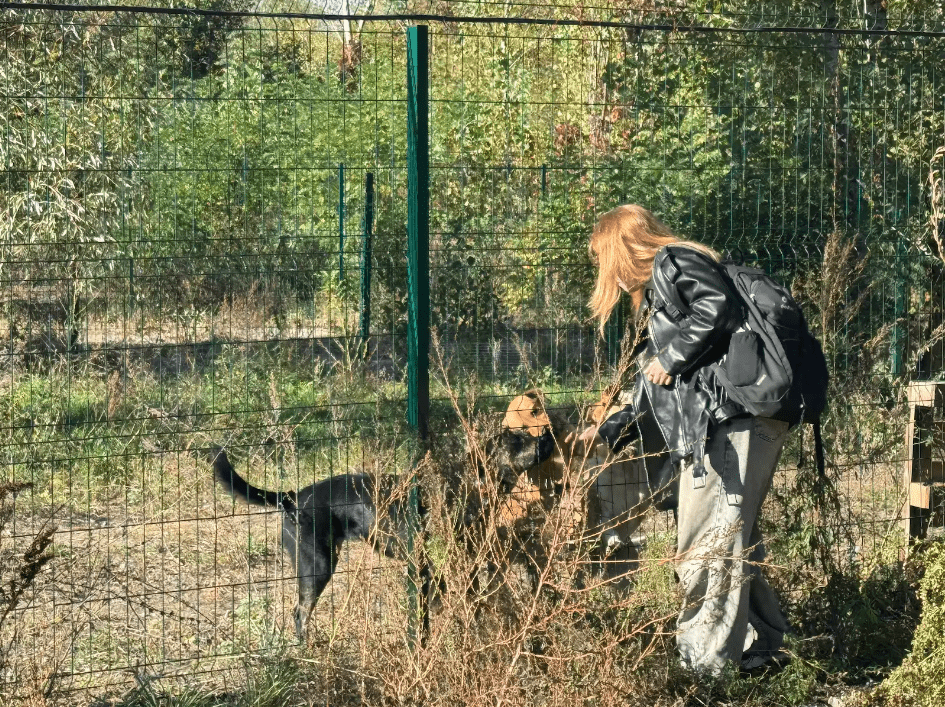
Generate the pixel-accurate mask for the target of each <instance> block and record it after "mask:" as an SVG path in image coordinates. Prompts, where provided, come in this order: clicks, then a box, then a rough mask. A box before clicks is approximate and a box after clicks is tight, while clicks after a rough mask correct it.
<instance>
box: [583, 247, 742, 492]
mask: <svg viewBox="0 0 945 707" xmlns="http://www.w3.org/2000/svg"><path fill="white" fill-rule="evenodd" d="M744 321H745V312H744V310H743V305H742V303H741V300H740V298H739V297H738V295H737V294H736V293H735V292H734V291H733V290H732V286H731V285H730V284H729V282H728V281H727V279H726V278H725V277H724V276H723V275H722V271H721V269H720V268H719V266H718V264H717V263H716V262H715V261H714V260H712V259H711V258H710V257H709V256H707V255H705V254H704V253H702V252H701V251H699V250H696V249H694V248H691V247H688V246H683V245H669V246H666V247H665V248H663V249H661V250H660V251H659V253H657V255H656V259H655V260H654V261H653V277H652V279H651V281H650V282H649V283H648V284H647V287H646V291H645V295H644V299H643V303H642V305H641V306H640V309H639V311H638V312H637V324H638V326H642V325H643V324H644V323H645V324H646V335H645V337H644V339H643V341H641V342H640V343H639V344H638V349H637V351H636V352H634V353H635V358H636V365H637V372H636V377H635V381H634V386H633V396H632V406H628V407H627V408H626V409H625V411H624V415H625V418H630V417H632V418H633V419H634V420H635V421H636V423H637V424H636V426H635V427H636V429H635V430H626V431H625V433H624V434H623V435H622V436H621V438H622V439H626V438H629V437H636V436H639V437H640V439H641V441H642V444H643V451H644V453H645V455H646V456H645V462H646V466H647V472H648V476H649V478H650V487H651V490H653V491H657V490H658V489H660V488H664V487H668V486H670V485H671V479H673V478H674V477H675V473H676V472H675V467H676V465H677V464H678V463H679V462H681V461H682V460H684V459H686V458H687V457H692V459H693V476H694V477H695V483H696V484H697V485H701V484H704V483H705V481H704V477H705V466H704V464H703V456H704V450H705V443H706V439H707V437H708V436H709V434H711V428H712V426H713V425H715V424H718V423H720V422H723V421H724V420H727V419H729V418H731V417H734V416H736V415H740V414H745V411H744V410H743V409H742V408H741V407H740V406H739V405H737V404H736V403H735V402H733V401H732V400H730V399H729V397H728V395H727V394H726V392H725V390H724V389H723V388H722V386H721V385H720V384H719V383H718V381H717V380H716V379H715V376H714V375H713V374H712V369H711V368H710V367H709V366H708V364H710V363H713V362H715V361H718V360H719V358H720V357H721V356H722V355H723V354H724V353H725V351H726V348H727V346H728V340H729V337H730V335H731V333H732V332H734V331H735V330H736V329H737V328H738V327H739V326H741V325H742V323H743V322H744ZM654 356H655V357H656V358H657V359H658V360H659V362H660V363H661V364H662V366H663V368H664V369H665V370H666V372H667V373H669V374H670V375H671V376H673V383H672V384H671V385H668V386H661V385H656V384H654V383H651V382H650V381H649V380H647V378H646V377H645V376H644V375H643V370H644V368H645V367H646V365H647V364H649V362H650V361H651V360H652V358H653V357H654ZM619 414H620V413H618V415H619ZM610 427H611V428H612V429H613V428H615V426H614V425H611V426H610ZM621 427H624V426H621ZM606 428H607V423H605V424H604V425H603V426H602V429H601V435H602V436H604V437H605V439H607V441H608V442H611V446H612V447H613V448H614V449H615V450H617V449H618V448H619V445H618V446H615V444H613V442H614V440H613V439H609V438H608V434H612V433H609V432H607V430H606ZM657 430H658V432H659V434H657ZM626 433H629V434H626ZM663 505H664V506H665V507H670V506H671V505H672V503H671V502H668V503H667V502H664V504H663Z"/></svg>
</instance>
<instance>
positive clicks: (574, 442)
mask: <svg viewBox="0 0 945 707" xmlns="http://www.w3.org/2000/svg"><path fill="white" fill-rule="evenodd" d="M564 443H565V445H566V446H570V447H571V454H572V455H575V456H580V457H588V456H590V455H591V453H592V452H593V451H594V449H595V447H597V445H598V444H603V443H604V440H602V439H601V438H600V436H599V435H598V434H597V425H591V426H590V427H587V428H586V429H584V430H576V431H574V432H572V433H571V434H570V435H568V437H567V438H566V439H565V440H564Z"/></svg>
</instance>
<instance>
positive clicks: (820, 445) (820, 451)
mask: <svg viewBox="0 0 945 707" xmlns="http://www.w3.org/2000/svg"><path fill="white" fill-rule="evenodd" d="M813 424H814V455H815V456H816V458H817V473H818V474H819V475H820V476H821V477H824V476H826V475H827V469H826V463H825V461H824V440H823V439H822V438H821V436H820V418H819V417H818V418H817V419H816V420H815V421H814V423H813Z"/></svg>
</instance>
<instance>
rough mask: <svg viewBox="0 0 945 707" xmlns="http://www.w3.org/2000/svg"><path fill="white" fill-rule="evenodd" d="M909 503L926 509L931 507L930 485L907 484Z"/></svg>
mask: <svg viewBox="0 0 945 707" xmlns="http://www.w3.org/2000/svg"><path fill="white" fill-rule="evenodd" d="M909 505H910V506H914V507H915V508H922V509H925V510H928V509H929V508H931V507H932V485H931V484H920V483H912V484H909Z"/></svg>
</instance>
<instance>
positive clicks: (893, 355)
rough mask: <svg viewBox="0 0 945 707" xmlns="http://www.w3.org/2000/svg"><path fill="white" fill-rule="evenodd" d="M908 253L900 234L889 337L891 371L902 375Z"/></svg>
mask: <svg viewBox="0 0 945 707" xmlns="http://www.w3.org/2000/svg"><path fill="white" fill-rule="evenodd" d="M906 255H907V249H906V246H905V243H904V241H903V238H902V237H901V236H900V237H899V238H898V239H897V241H896V292H895V299H894V300H893V329H892V335H891V336H890V337H889V338H890V342H889V349H890V351H889V369H890V370H889V372H890V373H891V374H892V375H893V376H901V375H902V373H903V371H902V350H903V344H904V343H905V342H904V340H905V327H904V326H903V320H904V318H905V316H906V301H907V292H906V287H907V283H906V265H905V261H906Z"/></svg>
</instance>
